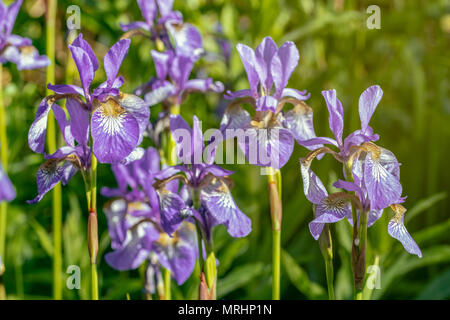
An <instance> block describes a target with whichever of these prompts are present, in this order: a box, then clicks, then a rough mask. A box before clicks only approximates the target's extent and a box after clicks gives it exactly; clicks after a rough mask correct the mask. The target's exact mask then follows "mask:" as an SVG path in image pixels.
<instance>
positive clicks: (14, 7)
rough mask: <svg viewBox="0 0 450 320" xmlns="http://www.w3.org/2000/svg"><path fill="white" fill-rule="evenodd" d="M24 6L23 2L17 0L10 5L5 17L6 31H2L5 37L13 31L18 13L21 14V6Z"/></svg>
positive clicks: (4, 25)
mask: <svg viewBox="0 0 450 320" xmlns="http://www.w3.org/2000/svg"><path fill="white" fill-rule="evenodd" d="M21 5H22V0H17V1H15V2H13V3H12V4H10V5H9V7H8V9H7V12H6V14H5V16H4V19H5V20H4V21H3V27H4V28H5V30H2V33H3V32H4V33H5V35H9V34H10V33H11V31H12V29H13V26H14V22H15V21H16V17H17V13H18V12H19V9H20V6H21Z"/></svg>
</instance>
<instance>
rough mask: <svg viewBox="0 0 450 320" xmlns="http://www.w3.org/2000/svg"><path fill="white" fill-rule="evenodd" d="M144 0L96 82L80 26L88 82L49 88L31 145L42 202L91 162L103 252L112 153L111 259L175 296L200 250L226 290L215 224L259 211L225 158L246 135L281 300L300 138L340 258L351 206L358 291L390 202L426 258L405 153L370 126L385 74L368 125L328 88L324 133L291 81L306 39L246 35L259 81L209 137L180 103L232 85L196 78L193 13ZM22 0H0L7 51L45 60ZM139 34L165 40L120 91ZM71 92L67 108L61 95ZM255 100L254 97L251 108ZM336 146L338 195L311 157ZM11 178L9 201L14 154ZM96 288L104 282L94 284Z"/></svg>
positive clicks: (368, 95)
mask: <svg viewBox="0 0 450 320" xmlns="http://www.w3.org/2000/svg"><path fill="white" fill-rule="evenodd" d="M137 2H138V5H139V7H140V9H141V13H142V16H143V18H144V21H136V22H132V23H129V24H122V25H121V28H122V30H123V31H124V32H125V33H124V35H123V37H122V38H121V39H120V40H119V41H118V42H117V43H115V44H114V45H113V46H112V47H111V48H110V49H109V51H108V52H107V53H106V55H105V56H104V58H103V69H104V71H105V74H106V81H105V82H103V83H102V84H100V85H99V86H98V87H96V88H93V87H92V82H93V79H94V76H95V73H96V72H97V71H98V69H99V62H98V59H97V57H96V55H95V53H94V51H93V49H92V48H91V46H90V45H89V43H88V42H87V41H85V40H84V39H83V35H82V34H79V35H78V37H77V38H76V39H75V40H74V41H73V42H72V44H70V45H69V49H70V52H71V55H72V58H73V60H74V61H75V64H76V66H77V69H78V74H79V78H80V83H81V87H80V86H77V85H73V84H52V83H49V84H48V89H50V90H52V91H53V92H54V94H52V95H49V96H47V97H45V98H44V99H43V100H42V102H41V103H40V105H39V107H38V109H37V113H36V117H35V120H34V122H33V123H32V125H31V127H30V129H29V135H28V142H29V146H30V148H31V149H32V150H33V151H34V152H36V153H40V154H43V156H44V158H45V161H44V162H43V164H42V165H41V166H40V168H39V170H38V172H37V189H38V194H37V196H36V198H34V199H32V200H31V201H29V202H30V203H36V202H39V201H40V200H41V199H42V198H43V196H44V195H45V194H46V193H47V192H48V191H50V190H51V189H52V188H54V187H55V186H56V185H57V184H58V183H59V182H61V183H62V184H63V185H65V184H67V183H68V182H69V181H70V180H71V178H72V177H73V176H74V175H75V174H76V173H77V172H78V171H80V172H81V175H82V177H83V179H84V182H85V185H86V196H87V202H88V209H89V225H88V230H89V235H88V236H89V253H90V256H91V263H92V264H93V265H95V264H96V259H97V248H98V239H97V230H96V229H97V220H96V219H97V208H96V201H95V198H96V189H97V180H96V166H97V161H98V162H100V163H104V164H110V165H111V169H112V171H113V173H114V175H115V178H116V180H117V185H118V186H117V188H107V187H103V188H102V190H101V194H102V195H103V196H105V197H108V198H111V199H110V201H109V202H108V203H107V204H106V205H105V207H104V208H103V211H104V213H105V215H106V217H107V221H108V229H109V234H110V237H111V247H112V249H113V251H112V252H110V253H108V254H107V255H106V256H105V260H106V262H107V263H108V264H109V265H110V266H111V267H113V268H115V269H117V270H120V271H123V270H131V269H136V268H138V267H140V266H141V265H144V266H145V268H146V272H145V274H146V277H145V290H146V293H147V294H148V295H149V296H151V295H153V294H155V293H156V294H158V295H159V297H160V298H165V299H168V298H170V277H172V278H173V279H175V281H176V282H177V284H178V285H181V284H183V283H184V282H185V281H186V280H187V279H188V278H189V277H190V276H191V274H192V273H193V271H194V267H195V265H196V262H197V261H199V263H200V264H199V265H200V285H199V298H201V299H215V298H216V289H217V259H216V257H215V255H214V243H213V230H212V229H213V227H214V226H216V225H224V226H225V227H226V229H227V231H228V234H229V235H230V236H232V237H245V236H247V235H248V234H249V233H250V232H251V220H250V219H249V218H248V217H247V216H246V215H245V214H244V213H243V212H242V211H241V210H240V209H239V207H238V205H237V204H236V202H235V201H234V199H233V196H232V193H231V188H232V185H233V183H232V178H231V176H232V174H233V172H231V171H228V170H225V169H223V168H221V167H220V166H218V165H216V164H214V157H215V153H216V149H217V145H218V143H219V142H222V141H223V140H226V139H234V138H237V140H238V144H239V146H240V149H241V150H242V152H243V153H244V155H245V156H246V158H247V159H248V161H249V162H250V163H251V164H253V165H256V166H259V167H263V168H264V169H265V173H266V174H267V176H268V186H269V199H270V217H271V221H272V229H273V230H272V234H273V241H274V246H273V248H274V249H273V298H274V299H279V298H280V297H279V285H280V282H279V276H280V274H279V273H280V272H279V265H280V261H279V253H280V244H279V239H280V234H281V224H282V201H281V172H280V169H281V168H282V167H283V166H284V165H285V164H286V163H287V162H288V161H289V160H290V157H291V155H292V152H293V148H294V144H295V142H297V143H298V144H299V145H301V146H303V147H305V148H307V149H309V150H310V152H309V153H308V154H307V155H306V156H305V157H304V158H302V159H300V172H301V177H302V180H303V186H304V193H305V196H306V198H307V199H308V200H309V201H310V202H311V203H312V206H313V211H314V215H315V216H314V219H313V220H312V221H311V222H310V224H309V227H310V231H311V234H312V236H313V237H314V239H316V240H319V245H320V247H321V249H323V250H322V252H323V253H324V258H325V262H326V264H331V265H332V259H330V255H329V250H330V249H331V250H332V248H331V242H330V239H331V235H330V229H329V224H330V223H334V222H337V221H340V220H342V219H344V218H347V220H348V222H349V223H350V224H351V225H352V226H353V245H352V246H353V249H352V267H353V274H354V286H355V293H356V297H361V291H362V285H363V281H364V273H365V272H364V271H365V251H366V246H365V245H366V237H367V228H368V227H370V226H371V225H373V224H374V223H375V222H376V221H377V220H378V219H379V218H380V217H381V215H382V214H383V211H384V210H385V209H386V208H388V207H390V208H392V210H393V212H394V216H393V218H392V220H391V221H390V223H389V226H388V233H389V234H390V235H391V236H392V237H393V238H395V239H397V240H399V241H400V242H401V243H402V244H403V246H404V248H405V249H406V250H407V251H408V252H409V253H412V254H416V255H418V256H419V257H421V251H420V249H419V247H418V246H417V244H416V243H415V242H414V240H413V239H412V237H411V236H410V234H409V233H408V231H407V230H406V228H405V226H404V224H403V219H404V214H405V211H406V209H405V208H404V207H403V206H402V205H401V203H402V202H403V201H404V199H405V197H403V196H402V186H401V184H400V163H399V162H398V161H397V159H396V158H395V156H394V154H393V153H392V152H391V151H389V150H387V149H384V148H383V147H381V146H378V145H376V144H375V142H376V141H377V140H378V139H379V136H378V135H377V134H375V133H374V131H373V129H372V128H371V127H370V126H369V121H370V118H371V117H372V115H373V113H374V111H375V108H376V107H377V105H378V103H379V102H380V100H381V98H382V94H383V92H382V90H381V88H380V87H379V86H371V87H369V88H368V89H367V90H365V91H364V92H363V93H362V94H361V97H360V99H359V115H360V119H361V129H358V130H356V131H355V132H353V133H351V134H350V135H349V136H347V137H346V138H345V139H343V119H344V115H343V107H342V104H341V102H340V101H339V99H338V98H337V95H336V91H335V90H327V91H323V92H322V94H323V96H324V98H325V102H326V105H327V107H328V111H329V126H330V129H331V131H332V133H333V135H334V139H333V138H328V137H317V136H316V134H315V131H314V126H313V110H312V108H311V107H309V106H308V105H307V104H306V103H305V101H306V100H308V99H309V97H310V94H308V93H307V91H306V90H297V89H292V88H286V86H287V84H288V81H289V78H290V76H291V75H292V73H293V72H294V70H295V68H296V66H297V64H298V62H299V59H300V55H299V52H298V50H297V48H296V46H295V44H294V43H293V42H285V43H283V44H282V45H281V46H280V47H278V46H277V44H276V43H275V42H274V41H273V40H272V38H270V37H266V38H264V39H263V40H262V42H261V44H260V45H259V46H258V47H257V48H256V49H255V50H253V49H252V48H250V47H248V46H246V45H244V44H238V45H237V46H236V49H237V51H238V53H239V55H240V57H241V60H242V63H243V66H244V69H245V71H246V73H247V77H248V82H249V89H246V90H240V91H236V92H231V91H227V92H226V93H225V98H226V99H228V100H231V103H230V104H229V106H228V107H227V108H226V110H225V112H224V114H223V118H222V121H221V123H220V127H219V128H218V129H217V133H218V135H217V136H220V139H216V140H214V139H211V140H208V141H205V139H204V137H203V133H202V130H201V129H200V120H199V119H198V118H197V117H196V116H194V118H193V122H192V127H190V126H189V125H188V123H187V122H186V121H185V120H184V119H183V118H182V117H181V116H180V115H179V113H180V111H181V108H180V107H181V106H182V105H183V102H184V101H185V98H186V96H187V95H188V94H190V93H191V92H201V93H207V92H212V93H221V92H223V91H224V85H223V84H222V83H220V82H218V81H214V80H212V79H211V78H205V79H191V78H190V74H191V71H192V70H193V67H194V64H195V63H196V62H197V61H198V60H199V59H201V57H202V56H203V55H204V49H203V44H202V37H201V34H200V32H199V31H198V30H197V29H196V28H195V27H194V26H193V25H191V24H189V23H186V22H184V21H183V16H182V14H181V13H180V12H178V11H173V9H172V6H173V1H170V0H166V1H164V0H138V1H137ZM20 4H21V1H17V2H15V3H13V4H12V5H10V6H9V7H5V6H4V5H3V3H0V17H1V22H0V28H1V29H0V62H1V63H2V64H3V63H6V62H13V63H16V64H17V66H18V68H19V69H25V68H39V67H43V66H46V65H47V64H48V62H49V61H48V59H47V58H46V57H45V56H39V54H38V53H37V51H36V49H34V48H33V47H31V41H30V40H29V39H26V38H21V37H19V36H17V35H12V34H11V30H12V27H13V24H14V20H15V17H16V15H17V12H18V10H19V7H20ZM138 35H139V36H144V37H147V38H148V39H149V40H150V41H151V42H152V43H153V45H154V49H153V50H151V52H150V55H149V56H151V58H152V60H153V62H154V65H155V69H156V75H155V76H154V77H151V78H150V79H149V81H148V82H146V83H144V84H142V85H141V86H140V87H138V88H137V89H136V90H135V91H134V92H133V93H124V92H122V91H121V90H120V88H121V86H122V85H123V84H124V78H123V77H122V76H120V75H119V68H120V66H121V64H122V62H123V61H124V59H125V58H126V55H127V53H128V49H129V46H130V43H131V41H130V39H129V38H130V37H132V36H138ZM219 45H220V47H221V48H223V49H224V52H223V54H224V56H229V54H230V53H229V50H228V49H229V43H228V42H227V41H226V40H225V39H220V43H219ZM63 100H65V105H64V108H63V107H62V106H60V105H59V104H58V102H59V101H63ZM157 104H161V105H162V106H163V112H162V113H161V114H159V115H158V117H157V118H158V119H157V121H156V123H150V121H149V117H150V108H151V107H152V106H154V105H157ZM247 106H251V107H252V108H250V110H246V107H247ZM289 106H291V108H289ZM50 112H53V114H54V116H55V119H56V121H57V123H58V126H59V129H60V132H61V135H62V137H63V138H64V142H65V145H64V146H61V147H60V148H59V149H57V150H56V152H52V153H50V152H46V147H45V145H46V143H45V142H46V131H47V123H48V117H49V114H50ZM148 136H150V137H152V138H153V140H154V143H155V145H156V147H157V148H156V149H155V148H153V147H149V148H147V149H143V148H142V147H141V146H140V145H141V143H142V142H143V140H144V138H145V137H148ZM242 136H243V137H244V138H243V139H242ZM326 145H328V146H326ZM205 153H206V157H203V155H204V154H205ZM324 154H330V155H332V156H333V157H334V158H335V159H336V160H337V161H339V162H340V163H341V164H342V168H343V178H342V179H339V180H338V181H336V182H335V183H334V186H335V187H336V188H338V189H340V191H338V192H335V193H331V194H330V193H328V191H327V190H326V188H325V186H324V184H323V183H322V182H321V180H320V179H319V177H318V176H317V175H316V174H315V173H314V172H313V171H312V170H311V163H312V161H313V160H314V159H320V158H321V157H322V156H323V155H324ZM203 158H204V159H203ZM0 185H1V189H0V201H11V200H12V199H14V197H15V191H14V188H13V186H12V184H11V182H10V181H9V179H8V177H7V176H6V174H5V172H4V170H3V169H2V168H1V167H0ZM327 252H328V255H327ZM0 261H1V260H0ZM328 270H329V268H328V265H327V278H328V280H329V281H328V284H329V294H330V298H333V297H334V293H333V292H332V291H333V288H332V274H329V273H328ZM331 270H332V268H331ZM164 277H167V278H168V280H169V281H166V279H163V278H164ZM93 281H97V280H96V278H93ZM92 287H93V288H96V286H95V285H94V284H93V286H92ZM95 296H96V294H95V293H93V297H95Z"/></svg>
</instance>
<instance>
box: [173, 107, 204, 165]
mask: <svg viewBox="0 0 450 320" xmlns="http://www.w3.org/2000/svg"><path fill="white" fill-rule="evenodd" d="M170 131H171V132H172V135H173V137H174V140H175V143H176V145H177V155H178V157H179V158H180V159H181V161H182V162H183V163H184V164H190V163H192V158H193V155H194V133H193V131H192V130H191V128H190V127H189V125H188V124H187V122H186V121H185V120H184V119H183V118H182V117H181V116H180V115H176V116H174V115H172V116H171V117H170ZM197 135H198V134H197Z"/></svg>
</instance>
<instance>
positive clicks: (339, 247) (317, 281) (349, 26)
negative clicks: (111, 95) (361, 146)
mask: <svg viewBox="0 0 450 320" xmlns="http://www.w3.org/2000/svg"><path fill="white" fill-rule="evenodd" d="M24 2H25V3H24V5H23V7H22V10H21V11H20V13H19V16H18V19H17V22H16V25H15V28H14V33H16V34H20V35H23V36H29V37H31V38H32V39H33V42H34V44H35V45H36V46H37V47H38V48H39V50H40V51H41V52H45V29H44V26H45V23H44V16H43V13H44V11H43V8H42V7H41V6H42V3H43V2H42V1H36V2H35V1H24ZM372 4H377V5H379V7H380V8H381V29H373V30H370V29H368V28H367V27H366V19H367V18H368V17H369V14H367V13H366V9H367V7H368V6H369V5H372ZM70 5H78V6H79V7H80V9H81V31H82V32H83V34H84V38H85V39H86V40H88V41H89V42H90V43H91V45H92V46H93V48H94V51H95V52H96V54H97V56H98V57H103V55H104V54H105V53H106V50H107V48H108V47H109V46H111V45H112V44H113V43H114V42H115V41H117V39H118V38H119V37H120V36H121V35H122V32H121V30H120V27H119V22H129V21H134V20H142V17H141V15H140V13H139V10H138V6H137V4H136V2H135V1H134V0H116V1H106V0H98V1H87V0H85V1H81V0H71V1H66V0H62V1H58V21H57V23H58V28H57V39H56V48H57V53H56V60H57V66H56V81H57V83H65V82H66V81H67V80H66V79H69V81H70V79H71V78H72V74H73V71H71V70H70V69H69V70H68V73H66V66H67V64H68V62H69V61H71V58H70V56H69V58H68V49H67V45H66V36H67V33H66V27H65V19H66V18H67V16H66V8H67V7H68V6H70ZM175 8H176V9H177V10H180V11H181V12H182V13H183V15H184V20H185V21H186V22H189V23H192V24H194V25H196V26H197V27H198V28H199V29H200V30H201V32H202V34H203V38H204V46H205V49H206V51H207V52H208V53H207V55H206V56H205V57H204V58H203V59H202V60H201V61H200V62H199V63H197V64H196V66H195V69H194V72H193V73H194V75H195V74H197V75H199V76H200V75H204V74H205V73H207V74H208V75H209V76H211V77H212V78H214V79H216V80H220V81H222V82H223V83H225V84H226V86H227V88H228V89H232V90H237V89H244V88H247V87H248V84H247V78H246V75H245V73H244V70H243V67H242V64H241V61H240V59H239V56H238V54H237V52H236V51H235V49H234V46H235V45H236V44H237V43H239V42H241V43H245V44H247V45H249V46H251V47H255V46H256V45H257V44H258V43H259V42H260V41H261V40H262V38H263V37H264V36H267V35H270V36H272V37H273V38H274V40H275V41H276V42H277V43H278V44H279V45H280V44H281V43H282V42H283V41H287V40H290V41H294V42H295V43H296V45H297V47H298V49H299V51H300V63H299V66H298V67H297V69H296V70H295V72H294V74H293V76H292V78H291V79H290V81H289V87H292V88H296V89H300V90H303V89H307V90H308V91H309V92H310V93H311V98H310V100H309V101H308V104H309V105H310V106H311V107H312V108H313V109H314V124H315V128H316V133H317V134H318V135H320V136H323V135H326V136H330V135H331V132H330V130H329V129H328V112H327V109H326V106H325V103H324V101H323V98H322V96H321V91H322V90H325V89H330V88H335V89H336V90H337V92H338V97H339V98H340V100H341V101H342V104H343V106H344V113H345V128H344V134H348V133H350V132H352V131H353V130H355V129H357V128H358V126H359V116H358V109H357V107H358V98H359V95H360V93H361V92H362V91H363V90H364V89H366V88H367V87H368V86H370V85H373V84H378V85H380V86H381V87H382V89H383V90H384V96H383V99H382V100H381V103H380V104H379V106H378V108H377V110H376V112H375V114H374V117H373V118H372V121H371V126H372V127H373V128H374V130H375V132H376V133H378V134H379V135H380V137H381V139H380V140H379V141H378V142H377V144H379V145H381V146H383V147H385V148H387V149H389V150H391V151H393V152H394V153H395V155H396V156H397V158H398V160H399V161H400V162H401V163H402V166H401V182H402V184H403V190H404V192H403V194H404V195H407V196H408V198H407V199H406V202H405V207H407V208H408V212H407V213H406V217H405V223H406V227H407V228H408V230H409V232H410V233H411V235H412V236H413V237H414V239H415V240H416V241H417V243H418V245H419V246H420V248H421V249H422V252H423V258H422V259H419V258H417V257H416V256H411V255H409V254H408V253H406V252H405V251H404V249H403V248H402V246H401V244H400V243H399V242H398V241H396V240H394V239H392V238H391V237H390V236H389V235H388V234H387V223H388V221H389V219H390V217H391V215H392V212H391V211H390V209H389V210H385V213H384V214H383V217H382V218H381V219H380V220H379V221H378V222H376V224H375V225H374V226H373V227H371V228H370V229H369V231H368V237H369V249H368V250H369V251H368V257H367V264H368V265H373V264H374V261H375V260H378V265H379V267H380V270H381V282H380V283H379V285H380V287H381V289H373V290H369V289H366V291H365V292H364V294H365V296H366V297H369V296H371V297H372V298H374V299H379V298H383V299H415V298H420V299H449V298H450V291H449V290H448V287H449V286H450V277H449V272H450V268H449V265H450V242H449V240H450V220H449V214H448V213H449V211H450V201H449V198H448V192H449V191H450V182H449V181H450V170H448V163H449V160H448V159H449V158H447V157H449V156H450V125H449V124H450V59H449V52H450V5H449V2H448V1H445V0H438V1H418V0H417V1H406V0H403V1H400V0H394V1H372V0H371V1H356V0H354V1H343V0H335V1H331V0H328V1H312V0H301V1H300V0H284V1H283V0H249V1H241V0H234V1H225V0H222V1H221V0H211V1H207V0H184V1H181V0H175ZM219 22H220V23H222V25H223V29H224V33H225V36H226V37H227V38H228V39H229V40H230V41H231V43H232V47H233V51H232V56H231V61H230V64H229V65H227V64H226V63H225V62H224V60H223V58H222V56H221V53H220V51H219V48H218V46H217V43H216V41H215V36H216V31H215V27H216V24H217V23H219ZM150 49H152V44H151V43H150V42H149V41H148V40H146V39H144V38H139V37H136V38H133V40H132V44H131V49H130V52H129V54H128V56H127V58H126V60H125V62H124V64H123V65H122V68H121V70H120V72H119V73H120V74H121V75H123V76H124V77H125V79H126V82H125V85H124V87H123V88H122V89H123V91H124V92H131V91H132V90H133V89H134V88H136V87H137V86H138V85H139V84H141V83H142V82H144V81H147V80H148V79H149V78H150V77H151V76H153V75H154V74H155V71H154V67H153V62H152V59H151V56H150V53H149V52H150ZM100 62H101V63H100V64H101V65H102V61H101V60H100ZM72 68H73V65H72ZM3 71H4V72H3V73H4V79H3V83H4V86H5V88H4V90H5V91H4V98H5V104H6V105H7V106H8V107H7V114H8V137H9V148H10V155H9V163H10V168H9V174H10V177H11V179H12V180H13V183H14V185H15V186H16V189H17V194H18V196H17V199H16V200H15V201H13V202H12V203H11V205H10V206H9V208H10V209H9V212H8V230H7V242H6V246H7V256H6V266H7V268H8V269H7V271H6V274H5V281H6V288H7V291H8V293H9V296H10V298H18V299H23V298H26V299H34V298H41V299H47V298H51V294H52V283H51V281H52V261H51V253H52V234H51V233H52V226H51V221H52V220H51V217H52V210H51V203H52V201H51V196H50V194H48V195H47V196H46V197H45V198H44V199H43V200H42V201H41V202H40V203H39V204H37V205H34V206H30V205H27V204H26V202H25V200H27V199H32V198H34V196H35V192H36V186H35V174H36V171H37V169H38V166H39V164H40V163H41V162H42V156H40V155H36V154H33V153H32V152H31V150H30V149H29V148H28V145H27V132H28V128H29V126H30V124H31V122H32V121H33V118H34V115H35V111H36V108H37V106H38V104H39V101H40V99H41V98H42V97H44V95H45V86H44V84H45V71H44V70H34V71H25V72H20V73H19V72H18V71H17V70H16V68H15V66H12V65H6V66H5V68H4V70H3ZM104 79H105V76H104V73H103V72H101V71H100V72H97V77H96V79H95V82H96V83H97V84H98V83H100V82H102V81H104ZM74 81H75V82H76V83H78V81H79V79H78V78H77V76H76V74H75V79H74ZM226 104H227V102H226V101H224V100H222V99H221V97H220V96H219V95H217V94H207V95H205V96H204V95H200V94H193V95H191V96H190V97H189V98H188V99H187V100H186V101H185V102H184V104H183V105H182V106H181V114H182V115H183V116H184V117H185V119H186V120H187V121H188V122H190V123H191V122H192V116H193V115H194V114H196V115H197V116H198V117H199V118H200V119H201V120H202V121H203V130H205V129H207V128H217V127H218V125H219V122H220V115H221V110H223V109H224V107H225V106H226ZM160 110H161V107H160V106H155V107H154V108H152V119H155V117H156V115H157V114H158V112H159V111H160ZM145 144H147V145H150V143H149V142H148V141H147V142H145ZM305 154H306V150H305V149H304V148H302V147H300V146H298V145H297V146H296V147H295V150H294V153H293V155H292V157H291V160H290V161H289V163H288V164H287V165H286V166H285V167H283V169H282V175H283V209H284V212H283V233H282V239H281V241H282V247H283V251H282V254H281V261H282V267H281V298H282V299H318V298H322V299H323V298H326V297H327V293H326V278H325V266H324V263H323V259H322V256H321V253H320V250H319V246H318V244H317V243H316V242H315V241H314V239H313V238H312V237H311V235H310V234H309V230H308V222H309V221H310V220H311V219H312V210H311V206H310V204H309V203H308V202H307V200H306V198H305V197H304V195H303V189H302V188H303V187H302V182H301V177H300V170H299V162H298V159H299V158H300V157H302V156H304V155H305ZM313 166H314V170H315V172H317V174H318V175H319V176H320V178H321V179H322V181H323V182H324V183H326V184H330V183H332V182H333V181H334V180H335V179H336V178H337V177H342V172H341V168H340V167H339V166H338V165H337V163H336V162H335V161H334V159H333V158H331V157H325V158H324V159H323V160H321V161H320V162H319V161H318V162H316V163H314V165H313ZM225 167H226V168H227V169H230V170H234V171H235V174H234V175H233V176H232V178H233V179H234V182H235V187H234V189H233V195H234V196H235V199H236V202H237V203H238V205H239V206H240V208H241V209H242V211H243V212H244V213H246V214H247V215H248V216H249V217H250V218H251V219H252V223H253V231H252V233H251V234H250V235H249V236H248V237H247V238H244V239H233V238H231V237H230V236H229V235H228V234H227V233H226V230H225V228H224V227H222V226H220V227H217V228H216V230H215V234H214V238H215V243H216V250H217V258H218V260H219V261H220V264H219V266H218V272H219V282H218V285H219V287H218V295H219V298H225V299H269V298H270V297H271V253H270V252H271V232H270V230H271V229H270V217H269V203H268V196H267V185H266V178H265V177H264V176H261V175H260V174H259V169H258V168H255V167H251V166H249V165H225ZM98 181H99V189H100V188H101V187H102V186H115V185H116V183H115V181H114V177H113V176H112V173H111V171H110V169H109V166H107V165H100V166H99V171H98ZM62 190H63V214H64V225H63V251H64V259H63V267H64V269H66V268H67V267H68V266H69V265H79V266H80V267H81V271H82V279H81V289H80V290H68V289H65V291H64V298H66V299H87V298H89V283H90V270H89V255H88V251H87V243H86V239H87V237H86V232H87V218H88V215H87V209H86V201H85V199H84V192H82V190H84V186H83V181H82V178H81V176H80V175H77V176H76V177H75V178H74V179H73V180H72V181H71V182H70V184H69V185H68V186H66V187H63V189H62ZM98 201H99V241H100V244H99V281H100V291H101V292H100V297H101V298H103V299H125V298H126V294H127V293H129V294H130V297H131V299H141V298H142V297H143V295H142V293H141V289H142V280H141V277H140V273H141V271H139V270H136V271H130V272H122V273H119V272H118V271H116V270H113V269H112V268H110V267H109V266H108V265H107V264H106V263H105V261H104V260H103V259H102V257H103V255H104V254H105V253H106V252H108V251H110V241H109V237H108V234H107V228H106V219H105V217H104V215H103V213H102V211H101V207H102V205H103V204H104V203H105V201H106V199H105V198H103V197H101V196H99V199H98ZM331 232H332V236H333V241H334V244H335V245H334V256H335V261H334V270H335V289H336V296H337V298H338V299H350V298H352V275H351V270H350V251H351V229H350V225H349V224H348V222H346V221H341V222H340V223H337V224H336V225H333V226H331ZM66 277H67V275H65V276H64V279H66ZM172 287H173V297H174V298H188V299H189V298H195V297H196V295H197V280H196V279H193V277H192V278H191V279H190V280H188V281H187V282H186V283H185V284H184V285H183V286H181V287H180V288H177V287H176V285H175V283H173V284H172Z"/></svg>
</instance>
